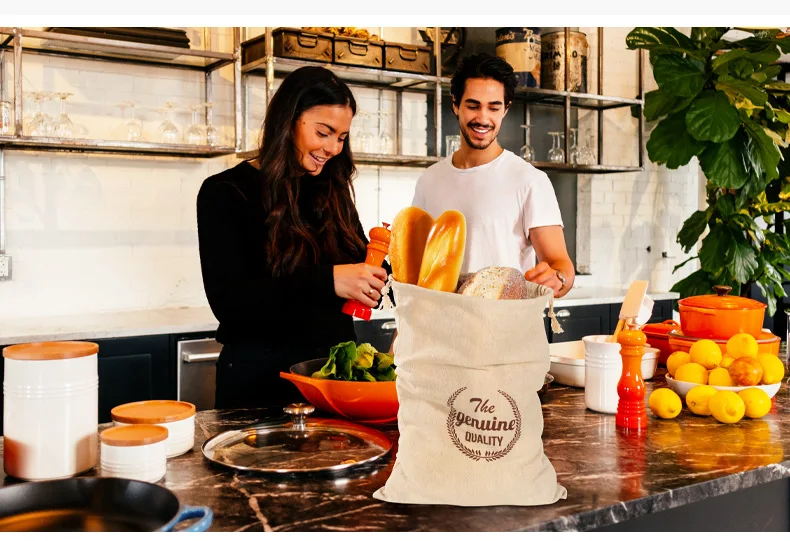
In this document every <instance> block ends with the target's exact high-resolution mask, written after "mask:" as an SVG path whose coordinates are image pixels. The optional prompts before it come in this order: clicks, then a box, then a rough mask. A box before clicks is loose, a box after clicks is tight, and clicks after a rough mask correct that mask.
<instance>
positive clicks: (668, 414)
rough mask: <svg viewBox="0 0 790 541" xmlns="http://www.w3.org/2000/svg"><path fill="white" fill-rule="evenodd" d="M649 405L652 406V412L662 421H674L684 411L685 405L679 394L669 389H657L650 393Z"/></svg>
mask: <svg viewBox="0 0 790 541" xmlns="http://www.w3.org/2000/svg"><path fill="white" fill-rule="evenodd" d="M647 404H648V406H650V411H652V412H653V414H654V415H655V416H656V417H660V418H662V419H674V418H675V417H677V416H678V414H679V413H680V410H681V409H683V403H682V402H681V401H680V397H679V396H678V395H677V393H676V392H675V391H673V390H672V389H667V388H662V389H656V390H655V391H653V392H652V393H650V398H649V399H648V401H647Z"/></svg>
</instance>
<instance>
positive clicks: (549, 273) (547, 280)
mask: <svg viewBox="0 0 790 541" xmlns="http://www.w3.org/2000/svg"><path fill="white" fill-rule="evenodd" d="M524 278H526V279H527V281H528V282H534V283H536V284H541V285H544V286H547V287H550V288H551V289H552V290H553V291H554V296H555V297H556V296H557V293H559V292H560V290H561V289H562V282H560V279H559V278H558V277H557V271H556V270H554V269H552V268H551V267H550V266H549V264H548V263H546V262H545V261H541V262H540V263H538V264H537V265H536V266H535V267H533V268H531V269H529V270H528V271H527V272H525V273H524Z"/></svg>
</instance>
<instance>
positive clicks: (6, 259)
mask: <svg viewBox="0 0 790 541" xmlns="http://www.w3.org/2000/svg"><path fill="white" fill-rule="evenodd" d="M10 279H11V256H10V255H5V254H0V280H10Z"/></svg>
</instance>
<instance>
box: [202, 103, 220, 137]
mask: <svg viewBox="0 0 790 541" xmlns="http://www.w3.org/2000/svg"><path fill="white" fill-rule="evenodd" d="M203 106H204V107H205V108H206V119H210V118H213V116H212V114H211V110H212V108H213V107H214V104H213V103H211V102H208V103H204V104H203ZM206 143H207V144H208V145H209V146H212V147H214V146H217V145H218V144H219V130H218V129H217V128H216V127H215V126H214V124H213V123H212V122H207V126H206Z"/></svg>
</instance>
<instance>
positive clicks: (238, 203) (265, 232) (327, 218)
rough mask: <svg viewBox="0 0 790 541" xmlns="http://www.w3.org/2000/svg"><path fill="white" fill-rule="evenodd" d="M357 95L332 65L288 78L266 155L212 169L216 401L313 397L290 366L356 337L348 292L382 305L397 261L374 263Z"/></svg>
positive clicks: (208, 192)
mask: <svg viewBox="0 0 790 541" xmlns="http://www.w3.org/2000/svg"><path fill="white" fill-rule="evenodd" d="M355 113H356V102H355V101H354V96H353V95H352V94H351V90H350V89H349V88H348V86H347V85H346V84H345V83H343V82H342V81H341V80H340V79H338V78H337V77H336V76H335V75H334V74H333V73H332V72H331V71H329V70H327V69H324V68H320V67H304V68H300V69H298V70H296V71H294V72H293V73H291V74H290V75H289V76H288V77H286V78H285V80H284V81H283V82H282V85H281V86H280V88H279V90H278V91H277V93H276V94H275V95H274V97H273V98H272V100H271V103H270V104H269V107H268V109H267V112H266V120H265V121H264V124H263V139H262V143H261V147H260V152H259V154H258V157H257V159H255V160H253V161H251V162H242V163H240V164H238V165H237V166H235V167H233V168H231V169H229V170H226V171H224V172H222V173H219V174H217V175H214V176H212V177H209V178H208V179H206V180H205V181H204V182H203V185H202V187H201V189H200V192H199V193H198V197H197V219H198V237H199V246H200V264H201V268H202V272H203V284H204V286H205V290H206V296H207V298H208V301H209V305H210V306H211V309H212V311H213V312H214V315H215V316H216V317H217V319H218V320H219V328H218V330H217V340H218V341H219V342H220V343H222V344H223V349H222V354H221V355H220V358H219V362H218V363H217V391H216V404H215V407H217V408H238V407H259V406H267V405H283V404H287V403H289V402H293V401H301V400H303V398H302V397H301V395H300V393H299V392H298V391H297V389H296V387H295V386H294V385H293V383H290V382H288V381H286V380H283V379H281V378H280V376H279V373H280V371H288V369H289V367H290V366H291V365H293V364H295V363H298V362H301V361H305V360H308V359H315V358H318V357H326V356H327V355H328V353H329V348H330V347H332V346H333V345H335V344H338V343H339V342H344V341H347V340H355V339H356V336H355V333H354V324H353V320H352V318H351V317H350V316H347V315H345V314H343V313H342V312H341V308H342V305H343V303H344V302H345V301H346V300H347V299H356V300H358V301H360V302H362V303H363V304H366V305H367V306H370V307H374V306H376V305H377V303H378V301H379V299H380V298H381V293H380V292H381V289H382V288H383V287H384V281H385V280H386V278H387V272H386V270H385V269H383V268H380V267H373V266H371V265H367V264H364V263H360V262H361V261H364V260H365V254H366V244H367V239H366V237H365V232H364V230H363V228H362V224H361V223H360V221H359V216H358V214H357V210H356V207H355V206H354V198H353V193H354V190H353V187H352V184H351V180H352V177H353V176H354V175H355V173H356V170H355V168H354V163H353V161H352V158H351V150H350V148H349V141H348V134H349V131H350V129H351V120H352V118H353V116H354V114H355Z"/></svg>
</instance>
